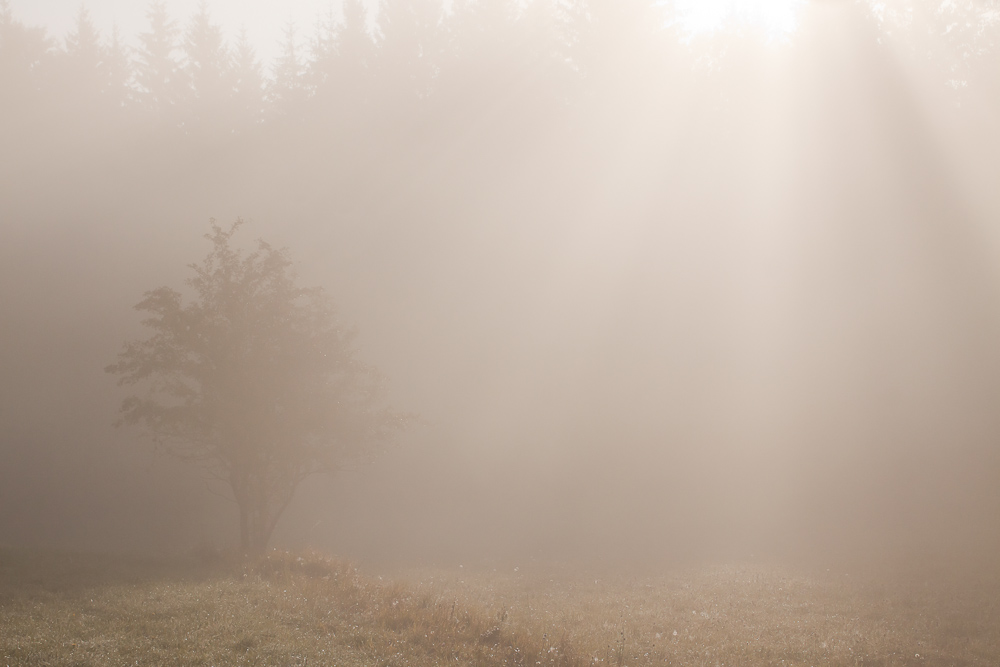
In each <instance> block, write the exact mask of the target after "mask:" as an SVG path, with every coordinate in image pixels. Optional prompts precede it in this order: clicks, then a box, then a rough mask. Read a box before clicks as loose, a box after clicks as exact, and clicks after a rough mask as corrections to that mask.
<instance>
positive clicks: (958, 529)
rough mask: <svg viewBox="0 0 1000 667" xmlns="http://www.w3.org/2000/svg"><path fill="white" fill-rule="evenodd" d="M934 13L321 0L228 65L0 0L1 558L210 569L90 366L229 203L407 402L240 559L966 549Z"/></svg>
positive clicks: (988, 221)
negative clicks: (394, 424) (393, 425)
mask: <svg viewBox="0 0 1000 667" xmlns="http://www.w3.org/2000/svg"><path fill="white" fill-rule="evenodd" d="M92 4H95V5H96V4H98V3H92ZM152 7H153V6H151V9H150V11H151V12H153V9H152ZM949 7H950V8H946V10H944V11H938V8H937V6H936V5H935V4H934V3H930V2H928V3H923V4H921V3H919V2H916V1H914V2H905V1H904V0H900V1H899V2H894V3H877V4H875V3H873V4H872V5H871V6H869V5H868V4H867V3H855V2H811V3H805V4H802V5H800V6H798V7H797V8H796V10H795V14H794V16H795V22H794V29H792V30H789V31H787V32H773V31H771V30H769V28H768V27H767V25H766V24H761V23H753V22H747V21H744V20H742V19H741V18H740V17H739V16H738V15H733V16H729V17H728V18H727V19H726V20H724V21H722V22H721V23H720V24H719V25H717V26H714V27H713V28H712V29H711V30H705V31H703V32H699V31H693V30H694V29H692V28H691V27H690V24H689V22H685V21H684V20H682V19H683V18H684V17H683V16H681V15H680V14H678V12H681V11H682V9H681V5H680V4H678V5H677V7H674V6H673V5H672V4H670V3H654V2H643V1H640V0H634V1H629V2H621V1H620V0H619V1H616V2H611V1H603V0H590V1H589V2H569V3H555V2H546V1H544V0H534V1H533V2H529V3H515V2H505V1H503V0H478V1H476V2H472V1H470V2H458V1H456V2H452V3H449V6H448V7H444V6H442V5H441V4H439V3H437V2H434V1H433V0H413V1H406V0H392V1H386V2H383V3H381V4H380V5H379V6H378V7H377V8H373V9H371V10H370V12H371V13H370V14H366V10H365V9H364V8H363V7H362V6H361V5H358V4H352V3H348V4H347V5H345V7H344V11H343V13H341V11H340V8H339V7H338V8H337V9H336V11H333V12H332V13H331V14H330V15H329V16H327V17H321V18H320V19H318V21H317V24H316V25H298V26H296V31H297V33H296V34H297V35H298V37H296V36H295V35H293V34H292V33H289V35H290V37H289V41H287V42H285V43H283V44H282V46H281V54H280V55H279V56H278V57H277V58H276V59H275V60H274V61H273V62H271V61H269V62H263V61H261V60H260V59H259V58H257V56H256V55H255V53H256V51H255V50H254V49H255V48H261V49H263V50H265V51H270V50H271V49H272V48H273V45H267V46H266V47H265V46H260V45H254V44H251V43H249V42H247V41H243V42H238V41H237V40H235V39H232V38H230V39H228V40H222V34H223V33H222V32H221V30H222V29H221V27H220V26H218V25H217V24H215V23H214V18H213V13H212V5H211V4H209V5H208V6H207V7H206V8H205V10H204V13H200V14H199V13H196V14H195V15H193V16H176V15H172V14H171V8H170V5H167V6H165V8H164V11H165V17H166V18H167V19H168V20H170V21H174V22H175V23H174V26H175V30H174V31H173V32H171V31H170V30H165V31H164V32H163V35H166V36H167V37H169V38H170V39H173V40H175V42H174V43H175V47H174V48H170V49H167V50H166V51H164V52H163V53H161V55H162V56H163V58H161V60H159V61H156V60H155V58H154V56H155V55H156V54H154V53H153V52H152V51H151V50H150V49H151V45H153V44H154V41H155V40H153V35H154V33H155V29H154V28H153V27H150V26H149V25H147V26H146V27H144V28H143V29H142V30H143V31H145V32H143V33H142V34H140V35H131V36H129V37H128V40H130V43H133V42H134V43H135V44H137V45H138V46H136V47H134V48H133V47H127V46H125V45H124V42H122V43H120V44H118V45H117V46H116V45H115V44H116V43H115V42H114V41H113V40H112V36H111V35H110V34H107V33H102V32H96V28H94V27H93V24H92V23H90V22H89V19H88V18H87V16H86V14H85V13H84V14H80V15H78V19H77V21H76V22H75V26H76V27H75V28H73V29H72V30H71V31H70V33H68V34H67V35H66V37H65V38H62V39H55V38H52V37H50V36H48V35H47V33H46V32H45V29H44V28H43V27H33V26H27V25H25V24H24V23H22V22H21V19H20V18H19V16H18V14H17V12H16V11H14V10H12V9H11V8H10V7H9V6H8V5H7V4H6V3H3V4H0V232H2V243H0V306H2V311H0V312H2V315H0V543H3V544H7V545H13V546H17V545H31V546H56V547H62V548H71V549H89V550H101V551H115V552H130V553H135V552H138V553H155V554H163V553H167V554H183V553H188V552H190V551H191V550H193V549H196V548H199V547H200V546H205V545H209V546H211V547H215V548H231V547H232V546H233V545H234V543H235V540H236V529H237V526H236V518H235V517H236V510H235V506H234V504H233V503H232V502H231V501H230V500H228V499H227V498H225V496H226V492H227V490H226V488H225V487H224V486H220V485H219V484H218V482H217V481H213V480H212V479H211V478H209V477H206V475H205V474H204V472H203V471H202V470H201V469H200V468H199V467H198V466H197V465H190V464H186V463H184V462H181V461H177V460H175V459H173V458H171V457H169V456H164V455H162V454H158V453H157V450H156V449H155V447H154V446H153V443H152V442H150V440H149V439H147V438H144V437H142V434H141V433H140V432H139V430H137V429H134V428H128V427H120V428H116V427H115V426H114V422H115V421H116V419H117V416H118V410H119V405H120V404H121V401H122V398H123V397H124V395H125V393H126V390H125V389H123V388H121V387H119V386H117V385H116V383H115V379H114V378H113V377H111V376H109V375H108V374H106V373H105V372H104V368H105V366H106V365H107V364H109V363H112V362H113V361H114V359H115V356H116V355H117V354H118V352H119V350H120V349H121V346H122V344H123V343H124V342H125V341H126V340H132V339H136V338H139V337H142V336H143V335H144V330H143V327H142V324H141V321H140V320H141V317H140V316H139V314H137V313H136V312H135V311H134V310H133V308H132V307H133V306H134V305H135V304H136V303H137V302H139V301H140V299H141V298H142V295H143V294H144V293H145V292H146V291H148V290H152V289H154V288H157V287H159V286H162V285H166V286H171V287H174V288H176V289H179V290H182V291H183V289H184V288H183V285H184V280H185V278H187V277H188V276H189V275H190V269H189V267H188V265H190V264H191V263H194V262H198V261H199V260H200V259H201V258H202V257H204V256H205V254H206V253H207V252H208V244H207V243H206V241H205V239H204V238H203V236H204V234H206V233H207V232H208V231H209V221H210V219H215V220H217V221H218V222H219V223H220V224H222V225H228V224H229V223H231V222H232V221H234V220H235V219H236V218H238V217H240V218H243V219H244V220H246V221H247V224H246V226H245V227H244V228H243V229H242V230H241V232H240V236H239V237H237V238H238V240H239V242H240V244H242V245H243V246H244V247H246V248H250V247H251V246H252V244H253V241H254V240H255V239H257V238H262V239H265V240H266V241H268V242H269V243H271V244H272V245H274V246H277V247H287V248H288V250H289V256H290V257H291V258H292V259H293V260H294V261H295V267H296V269H297V271H298V274H299V276H300V278H301V282H302V283H303V284H304V285H319V286H323V287H324V288H325V289H326V290H327V291H328V292H329V294H330V295H331V296H332V298H333V300H334V301H335V302H336V304H337V306H338V313H339V316H340V317H341V318H342V319H343V321H344V322H346V323H347V324H349V325H351V326H354V327H356V329H357V342H358V346H359V350H360V355H361V356H362V357H363V359H364V360H365V361H366V362H368V363H370V364H372V365H374V366H376V367H378V369H380V371H381V372H382V373H384V375H385V377H386V378H387V380H388V383H387V401H388V402H389V403H391V404H392V405H393V406H394V407H397V408H400V409H403V410H406V411H410V412H413V413H416V414H417V415H419V421H417V422H416V423H415V424H414V425H413V426H412V427H411V428H409V429H408V430H407V431H406V432H405V433H404V434H403V435H402V436H401V437H400V438H399V441H398V443H397V445H396V446H395V447H394V448H392V449H391V450H390V451H389V452H387V453H386V454H385V455H383V456H381V457H380V458H379V459H378V460H377V461H375V462H374V463H372V464H371V465H366V466H356V467H350V468H348V469H345V470H342V471H341V472H339V473H338V474H337V475H335V476H333V477H332V478H331V477H326V476H315V477H311V478H309V479H308V480H307V481H306V482H305V483H304V484H303V485H302V486H301V487H300V488H299V489H298V492H297V494H296V497H295V499H294V501H293V502H292V504H291V505H290V507H289V509H288V511H287V512H286V513H285V515H284V516H283V517H282V520H281V522H280V523H279V525H278V528H277V530H276V532H275V534H274V539H273V544H274V545H275V546H280V547H288V548H304V547H314V548H319V549H323V550H325V551H330V552H334V553H338V554H343V555H345V556H349V557H352V558H356V559H359V560H361V561H370V562H382V563H401V564H407V563H409V564H413V563H438V564H455V563H470V562H479V563H491V562H524V561H527V560H530V559H539V560H568V561H584V562H589V563H605V564H609V563H610V564H643V565H650V564H652V565H655V564H659V563H670V562H678V561H690V560H731V559H750V558H768V559H775V560H779V561H793V562H821V561H827V560H831V559H839V560H844V561H850V562H856V563H862V564H870V565H891V564H899V563H934V564H940V565H944V566H948V567H958V566H959V565H962V566H972V565H983V566H993V565H995V559H994V558H993V554H995V553H996V550H997V548H998V547H1000V491H998V489H1000V485H998V480H1000V444H998V443H1000V417H998V415H1000V409H998V408H1000V293H998V292H1000V275H998V267H1000V262H998V259H1000V227H998V224H997V220H998V219H1000V218H998V214H1000V194H998V193H1000V190H998V189H997V188H996V183H997V182H998V180H997V177H998V176H1000V170H998V167H1000V160H998V156H1000V142H998V139H1000V128H998V127H997V120H996V119H997V117H998V116H997V110H998V102H1000V98H998V94H1000V88H998V86H997V82H998V81H1000V78H998V76H1000V69H998V63H1000V58H998V57H997V55H998V54H997V48H998V45H1000V42H998V40H1000V22H998V18H997V15H996V10H990V9H989V5H988V3H979V2H973V1H970V2H966V3H951V4H950V5H949ZM74 11H76V10H75V9H74ZM199 11H200V10H199ZM956 26H957V27H956ZM232 28H233V27H232V26H226V33H225V34H227V35H228V34H233V33H234V31H233V30H232ZM143 35H146V37H147V38H144V37H143ZM164 68H166V69H164Z"/></svg>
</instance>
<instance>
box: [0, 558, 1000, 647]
mask: <svg viewBox="0 0 1000 667" xmlns="http://www.w3.org/2000/svg"><path fill="white" fill-rule="evenodd" d="M445 664H454V665H566V666H569V665H588V664H601V665H704V666H709V665H711V666H713V667H714V666H717V665H726V666H731V667H732V666H741V665H747V666H749V665H782V666H789V667H791V666H800V665H805V666H808V665H813V666H819V665H852V666H859V665H864V666H866V667H870V666H875V665H878V666H883V667H890V666H906V667H910V666H914V665H922V666H924V665H926V666H934V665H940V666H945V665H965V666H978V665H983V666H992V667H995V666H996V665H1000V586H998V585H997V582H995V581H991V582H989V583H986V582H979V583H978V584H976V585H975V586H971V585H968V584H958V583H955V582H951V583H946V582H944V581H943V580H941V579H935V580H934V582H931V581H928V580H927V579H925V578H921V577H916V576H908V577H905V578H904V577H901V576H897V577H893V578H892V579H888V578H882V579H880V580H874V579H872V578H862V577H859V576H857V575H854V576H851V575H850V573H844V572H829V571H823V572H821V573H812V574H810V575H805V574H803V573H795V572H792V571H788V570H783V569H780V568H771V567H769V568H765V567H760V566H728V567H700V568H690V569H686V570H676V571H673V572H670V573H668V574H662V575H657V576H650V575H641V576H639V575H634V576H629V575H625V574H621V573H619V574H615V575H613V576H608V575H604V576H600V575H595V574H594V571H593V570H583V569H567V568H559V567H554V566H541V565H537V564H529V565H527V566H525V567H520V568H517V570H515V569H514V568H502V569H500V570H499V571H498V570H492V569H488V568H486V569H481V570H477V571H469V570H467V569H466V568H462V569H456V570H419V571H405V572H396V573H395V574H394V575H392V576H390V575H388V574H385V573H383V574H382V576H379V575H376V574H360V573H359V572H358V571H357V570H356V569H355V568H353V567H352V566H351V565H350V564H348V563H344V562H341V561H336V560H331V559H327V558H324V557H321V556H319V555H316V554H304V555H291V554H285V553H278V552H275V553H273V554H271V555H270V556H269V557H268V558H266V559H264V560H262V561H260V562H257V563H254V564H246V563H225V562H221V561H218V562H207V561H199V562H196V561H195V560H193V559H192V560H191V561H190V562H156V561H150V560H130V559H124V558H116V557H107V556H88V555H79V554H55V553H47V552H46V553H40V552H25V551H11V550H0V667H3V666H4V665H8V666H10V667H13V666H14V665H19V666H20V665H66V666H74V667H84V666H88V665H93V666H103V665H109V666H110V665H114V666H119V665H121V666H124V665H152V666H159V665H214V666H221V665H261V666H263V665H274V666H281V667H290V666H294V665H301V666H307V665H317V666H318V665H343V666H345V667H347V666H352V665H371V666H376V665H380V666H382V665H384V666H392V665H398V666H402V665H415V666H419V665H445Z"/></svg>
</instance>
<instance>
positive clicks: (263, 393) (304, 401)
mask: <svg viewBox="0 0 1000 667" xmlns="http://www.w3.org/2000/svg"><path fill="white" fill-rule="evenodd" d="M241 224H242V221H239V220H237V221H236V222H235V223H234V224H233V225H232V226H230V227H229V229H223V228H221V227H219V226H218V225H217V224H215V222H214V221H213V222H212V231H211V233H210V234H206V238H207V239H208V240H210V241H211V242H212V251H211V252H210V253H209V254H208V256H207V257H206V258H205V259H204V260H203V261H202V262H201V263H200V264H191V265H190V267H191V268H192V269H193V270H194V276H193V277H191V278H189V279H188V280H187V285H188V286H189V287H190V288H192V290H193V291H194V295H195V299H194V300H192V301H189V302H188V303H187V304H184V303H183V298H182V295H181V294H180V293H179V292H177V291H175V290H173V289H171V288H169V287H160V288H159V289H155V290H152V291H150V292H147V293H146V294H145V297H144V298H143V300H142V301H140V302H139V303H138V304H137V305H136V309H137V310H139V311H141V312H144V313H148V315H149V317H148V318H147V319H145V320H144V321H143V324H144V325H145V326H146V327H148V328H149V329H151V330H152V333H151V335H150V336H149V337H148V338H146V339H144V340H137V341H132V342H128V343H126V344H125V346H124V349H123V350H122V351H121V353H120V354H119V357H118V362H117V363H115V364H112V365H110V366H108V367H107V368H106V370H107V371H108V372H109V373H115V374H118V375H120V376H121V379H120V380H119V383H120V384H123V385H142V386H144V387H145V389H146V390H145V392H143V393H141V394H135V395H132V396H130V397H128V398H126V399H125V400H124V401H123V403H122V407H121V415H122V416H121V419H120V421H119V423H124V424H137V425H141V426H144V427H145V428H146V430H147V431H148V432H149V434H150V435H152V436H153V438H154V440H155V442H156V443H157V445H158V446H160V447H162V448H163V449H164V450H166V451H167V452H169V453H171V454H174V455H176V456H179V457H181V458H185V459H190V460H193V461H197V462H201V463H203V464H204V465H205V466H206V467H207V468H208V469H209V470H210V471H211V472H212V473H213V474H215V475H217V476H218V477H219V478H220V479H223V480H225V482H227V483H228V486H229V488H230V489H231V491H232V495H233V498H234V499H235V500H236V503H237V504H238V505H239V510H240V541H241V546H242V549H243V551H244V553H247V554H250V555H254V554H259V553H260V552H262V551H263V550H264V549H265V548H266V546H267V543H268V541H269V539H270V536H271V533H272V531H273V530H274V527H275V525H276V524H277V522H278V519H279V518H280V517H281V514H282V512H283V511H284V510H285V508H286V507H287V506H288V504H289V502H290V501H291V500H292V496H293V495H294V493H295V490H296V488H297V487H298V485H299V484H300V483H301V482H302V480H303V479H305V478H306V477H307V476H309V475H311V474H313V473H317V472H334V471H336V470H337V469H338V468H340V467H341V466H343V465H344V464H345V463H348V462H351V461H358V460H363V459H365V458H368V457H370V456H372V455H373V454H375V453H377V452H378V451H379V450H381V449H382V448H383V447H384V446H385V445H387V444H388V443H390V442H391V441H392V439H393V436H394V435H395V434H396V433H397V432H398V431H399V430H400V429H401V428H403V427H404V426H405V425H406V423H407V421H408V420H409V419H410V417H409V416H407V415H402V414H399V413H396V412H394V411H393V410H391V409H390V408H387V407H382V406H381V397H382V386H383V381H382V378H381V376H380V375H379V373H378V372H377V371H376V370H375V369H374V368H372V367H371V366H368V365H366V364H364V363H362V362H361V361H359V360H358V359H357V358H356V356H355V352H354V347H353V339H354V333H353V331H351V330H348V329H344V328H343V327H342V326H341V325H340V324H339V323H338V321H337V318H336V314H335V311H334V308H333V306H332V304H331V302H330V299H329V297H328V296H327V295H326V293H325V292H324V291H323V290H322V289H321V288H301V287H298V286H296V284H295V278H296V276H295V274H294V272H293V271H292V266H291V261H290V260H289V258H288V255H287V252H286V251H285V250H278V249H275V248H273V247H272V246H270V245H268V244H267V243H265V242H264V241H258V242H257V248H256V250H255V251H254V252H251V253H249V254H245V253H243V252H242V251H240V250H238V249H234V248H233V247H232V245H231V239H232V237H233V234H234V233H235V232H236V231H237V230H238V229H239V227H240V225H241Z"/></svg>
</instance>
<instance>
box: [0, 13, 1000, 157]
mask: <svg viewBox="0 0 1000 667" xmlns="http://www.w3.org/2000/svg"><path fill="white" fill-rule="evenodd" d="M868 13H869V14H870V15H871V16H872V18H873V20H875V21H878V22H880V23H883V24H891V25H892V26H893V28H894V30H895V31H896V32H899V31H900V30H905V31H909V32H910V33H912V35H913V36H914V45H915V47H916V48H921V41H925V42H926V41H928V40H929V41H931V42H935V43H940V44H943V45H946V46H948V47H950V54H947V55H948V56H949V57H945V58H940V55H941V54H940V53H937V52H935V53H933V54H931V55H932V56H933V57H937V58H939V60H940V63H941V67H942V69H943V70H945V74H946V78H948V79H949V81H950V82H951V83H952V85H958V84H964V83H966V82H965V81H964V80H962V79H963V77H964V76H966V75H967V74H968V72H966V71H956V70H957V69H968V68H969V67H971V66H975V65H976V64H981V62H980V61H983V60H988V59H989V58H990V56H991V54H992V53H993V46H994V44H995V42H996V39H995V38H996V35H997V32H998V26H1000V12H998V10H997V9H996V7H994V5H993V3H991V2H984V1H982V0H965V1H964V2H950V3H944V4H943V5H942V6H941V7H937V6H936V5H935V3H933V2H923V3H922V2H920V1H919V0H917V1H916V2H914V1H913V0H897V1H896V2H889V3H875V4H874V5H873V8H872V9H871V10H870V11H869V12H868ZM370 18H371V19H374V20H370ZM146 19H147V27H146V29H145V30H144V31H143V32H141V33H140V34H138V35H137V36H135V37H136V44H137V46H135V47H132V46H129V45H128V44H127V43H126V42H127V40H126V39H125V36H124V35H122V34H121V32H120V30H119V29H118V28H117V27H114V28H113V29H112V30H111V31H110V33H109V34H102V33H101V32H100V31H98V29H97V28H96V27H95V25H94V23H93V21H92V20H91V17H90V15H89V13H88V11H87V8H86V5H81V6H80V8H79V10H78V12H77V14H76V17H75V23H74V27H73V28H72V29H71V30H70V31H69V33H68V34H67V35H66V36H65V37H64V38H63V39H61V40H60V39H54V38H52V37H51V36H49V35H47V34H46V33H45V31H44V29H42V28H38V27H30V26H27V25H25V24H23V23H22V22H21V21H19V20H18V18H17V16H16V15H15V14H14V12H13V10H12V8H11V7H10V4H9V1H8V0H0V114H2V120H3V121H4V125H5V126H6V128H7V131H12V129H11V125H14V126H16V125H18V124H27V125H32V124H38V125H44V126H45V132H43V133H47V132H49V131H50V130H51V129H52V126H53V125H62V126H64V127H68V126H72V127H73V128H74V129H80V130H83V129H87V130H90V131H94V130H99V129H100V127H102V126H104V127H107V126H114V127H120V124H121V123H122V122H123V121H126V120H128V121H130V122H133V123H134V122H141V123H145V124H147V125H148V124H150V123H153V124H155V125H157V126H159V127H161V128H162V127H169V128H172V129H174V130H179V131H180V133H181V134H185V135H191V136H197V137H198V138H199V139H204V138H206V137H209V136H215V137H223V136H232V135H236V134H241V133H247V132H249V131H252V130H253V129H255V128H258V127H260V126H261V125H262V124H264V123H266V122H280V121H281V120H282V119H284V120H288V119H290V118H295V119H301V118H306V117H310V118H312V119H314V120H317V119H326V120H336V119H341V120H343V119H351V118H355V119H356V118H359V117H366V116H370V115H371V114H372V113H373V112H376V111H377V110H380V109H381V110H382V112H383V113H382V115H386V113H387V112H388V110H391V111H392V113H393V115H397V116H398V115H399V110H400V109H406V110H407V114H410V115H415V114H417V113H420V112H421V111H424V112H426V111H433V112H434V113H437V114H438V115H439V117H440V115H442V114H443V115H444V116H448V117H449V120H454V117H455V116H459V115H461V114H462V113H464V112H469V111H475V110H476V109H477V108H480V106H481V105H484V104H488V102H487V100H493V101H496V100H502V99H505V98H507V99H508V101H509V100H510V98H511V96H512V95H514V96H516V98H517V99H518V100H519V101H522V102H524V101H526V100H528V99H529V98H530V100H531V101H530V103H529V104H531V105H534V107H535V110H537V107H538V105H541V106H543V107H546V108H549V109H551V108H554V107H560V106H563V105H566V104H569V103H571V102H573V101H576V102H580V101H581V100H586V99H588V97H587V94H586V93H585V90H586V89H588V88H589V90H590V92H591V94H593V93H595V87H597V88H599V86H600V84H601V82H602V80H601V77H600V75H601V73H602V72H603V73H604V74H605V75H609V74H610V73H611V72H618V73H619V74H625V75H626V77H627V73H625V72H622V71H621V68H622V67H623V66H633V67H636V66H638V67H641V68H642V69H643V70H644V71H646V72H649V71H650V70H654V71H656V70H663V69H664V68H665V67H666V63H665V62H664V59H665V58H668V59H669V58H673V59H675V60H676V59H678V58H685V59H686V60H687V62H686V63H685V64H686V65H692V64H694V63H697V62H698V61H699V56H702V58H701V60H704V58H703V56H704V54H695V55H694V56H693V57H692V53H691V49H690V48H689V49H683V48H678V42H679V41H684V39H683V35H681V34H679V33H678V31H677V28H676V24H677V21H676V15H675V10H674V8H673V5H672V3H670V2H662V0H531V1H530V2H527V3H524V2H520V1H518V0H455V1H454V2H451V3H448V6H447V7H446V6H445V4H444V3H442V1H441V0H380V2H379V3H378V5H377V7H376V8H375V9H374V11H373V16H372V17H369V15H368V11H367V10H366V8H365V3H364V2H363V0H344V1H343V3H342V7H339V8H335V7H334V5H333V4H331V6H330V8H329V10H328V11H327V12H326V13H325V14H324V15H322V16H319V17H317V21H316V25H315V26H312V27H311V28H312V29H309V28H308V27H305V26H298V25H294V24H291V23H289V24H287V25H286V26H285V28H284V33H283V38H282V41H281V45H280V55H279V56H278V57H277V58H276V60H275V61H274V62H273V63H265V62H263V61H262V60H261V59H260V58H259V57H258V55H257V54H256V52H255V47H254V45H253V44H251V43H250V41H249V40H248V38H247V35H246V32H245V31H240V32H239V33H238V34H237V36H236V38H235V39H231V40H226V39H225V38H224V33H223V27H222V26H221V25H219V24H218V23H216V22H215V21H214V20H213V17H212V13H211V5H210V4H208V3H206V2H203V3H202V4H201V5H199V8H198V9H197V10H196V12H195V13H194V14H193V15H192V16H189V17H176V16H172V15H171V14H170V13H169V10H168V8H167V7H166V5H165V4H164V3H163V2H162V1H160V0H153V2H151V3H150V4H149V5H148V7H147V10H146ZM940 44H939V46H940ZM924 46H926V45H924ZM927 48H931V47H927ZM725 50H726V51H730V50H731V49H725ZM667 52H669V55H667ZM682 52H685V53H684V55H682ZM929 53H930V52H929ZM623 55H627V56H628V59H629V60H628V62H627V63H626V62H623V61H622V56H623ZM716 56H718V54H716ZM708 60H712V61H717V60H718V58H714V59H713V58H709V59H708ZM731 60H736V59H731ZM973 61H975V62H973ZM716 65H718V62H716ZM959 80H961V81H959ZM604 83H605V84H606V83H608V82H607V81H606V80H605V81H604ZM81 126H83V127H81ZM23 129H24V127H23V126H22V127H21V130H23ZM67 134H68V132H67Z"/></svg>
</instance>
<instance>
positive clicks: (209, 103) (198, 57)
mask: <svg viewBox="0 0 1000 667" xmlns="http://www.w3.org/2000/svg"><path fill="white" fill-rule="evenodd" d="M182 50H183V52H184V55H185V57H186V62H185V66H184V71H185V73H186V75H187V81H189V82H190V90H189V92H188V94H189V95H190V96H191V103H192V108H191V110H190V113H191V114H192V118H191V121H192V125H193V126H194V129H196V130H198V131H200V132H203V133H207V134H210V135H211V134H217V133H219V132H221V131H222V126H223V123H224V122H225V121H224V119H223V114H224V113H225V112H226V111H227V109H226V102H227V101H228V99H227V98H228V97H230V88H229V81H227V80H226V75H227V74H228V72H229V68H230V54H229V50H228V49H227V48H226V44H225V42H224V40H223V38H222V28H221V27H220V26H219V25H217V24H215V23H212V18H211V16H210V15H209V13H208V5H207V4H206V3H205V2H201V3H199V4H198V10H197V11H196V12H195V14H194V16H192V17H191V21H190V23H189V24H188V28H187V31H186V32H185V33H184V42H183V48H182Z"/></svg>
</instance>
